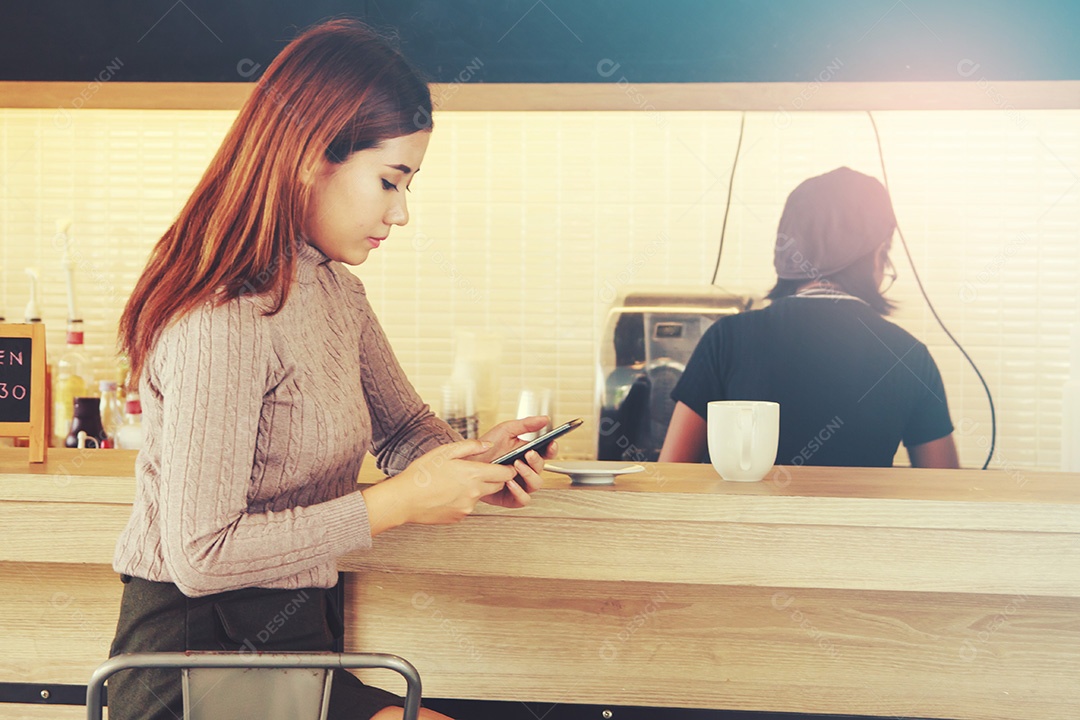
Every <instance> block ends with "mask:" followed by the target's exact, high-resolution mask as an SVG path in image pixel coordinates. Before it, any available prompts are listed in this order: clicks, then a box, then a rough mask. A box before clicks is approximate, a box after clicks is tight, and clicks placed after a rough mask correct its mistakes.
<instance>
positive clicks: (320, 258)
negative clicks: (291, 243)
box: [296, 239, 330, 281]
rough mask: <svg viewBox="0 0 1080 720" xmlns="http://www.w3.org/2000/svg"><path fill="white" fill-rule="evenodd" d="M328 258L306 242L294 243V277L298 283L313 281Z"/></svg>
mask: <svg viewBox="0 0 1080 720" xmlns="http://www.w3.org/2000/svg"><path fill="white" fill-rule="evenodd" d="M329 262H330V258H328V257H327V256H326V255H324V254H323V252H322V251H321V250H319V249H318V248H317V247H315V246H314V245H312V244H310V243H308V242H307V241H306V240H302V239H301V240H297V242H296V277H297V279H298V280H300V281H308V280H314V279H315V277H316V275H317V274H318V271H319V268H320V267H321V266H323V265H327V264H329Z"/></svg>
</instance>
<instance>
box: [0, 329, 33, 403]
mask: <svg viewBox="0 0 1080 720" xmlns="http://www.w3.org/2000/svg"><path fill="white" fill-rule="evenodd" d="M33 359H34V341H33V340H32V339H30V338H23V337H0V421H3V422H11V423H28V422H30V382H31V379H32V378H31V374H30V368H31V367H32V363H33Z"/></svg>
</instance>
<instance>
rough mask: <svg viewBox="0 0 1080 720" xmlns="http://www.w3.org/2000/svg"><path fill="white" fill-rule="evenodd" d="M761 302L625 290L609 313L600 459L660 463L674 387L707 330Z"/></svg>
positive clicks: (704, 291)
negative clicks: (728, 316) (720, 319)
mask: <svg viewBox="0 0 1080 720" xmlns="http://www.w3.org/2000/svg"><path fill="white" fill-rule="evenodd" d="M761 305H762V303H760V301H758V300H756V299H755V298H753V297H751V296H749V295H737V294H732V293H731V292H728V291H726V290H722V289H720V288H717V287H713V286H704V287H697V288H662V289H645V288H642V289H627V290H624V291H623V292H622V293H621V294H619V295H618V296H617V297H616V298H615V301H614V303H613V305H612V307H611V310H610V311H609V312H608V316H607V322H606V323H605V327H604V334H603V336H602V341H601V342H602V346H601V348H600V359H599V368H598V381H599V385H600V387H599V388H598V393H597V395H598V397H599V404H600V409H599V415H600V419H599V423H598V426H597V427H598V435H597V453H596V456H597V459H598V460H623V461H627V462H654V461H656V459H657V458H658V457H659V455H660V448H661V447H663V444H664V435H665V434H666V433H667V427H668V423H669V422H670V420H671V414H672V412H673V411H674V409H675V402H674V401H673V400H672V399H671V391H672V390H673V389H674V388H675V384H676V383H677V382H678V381H679V378H680V377H682V373H683V370H685V369H686V363H687V361H688V360H689V359H690V355H691V354H692V353H693V352H694V348H695V347H697V344H698V341H699V340H700V339H701V336H702V335H703V334H705V331H706V330H708V329H709V327H710V326H711V325H712V324H713V323H714V322H716V320H717V319H718V318H720V317H722V316H724V315H732V314H735V313H739V312H745V311H747V310H751V309H753V308H755V307H760V306H761Z"/></svg>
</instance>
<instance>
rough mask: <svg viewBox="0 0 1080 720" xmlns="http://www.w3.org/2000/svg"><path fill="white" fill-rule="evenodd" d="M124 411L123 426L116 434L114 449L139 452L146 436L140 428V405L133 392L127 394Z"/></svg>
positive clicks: (135, 393) (136, 395) (137, 396)
mask: <svg viewBox="0 0 1080 720" xmlns="http://www.w3.org/2000/svg"><path fill="white" fill-rule="evenodd" d="M124 409H125V410H126V413H125V416H124V424H123V425H122V426H121V427H120V430H119V432H117V434H116V447H118V448H120V449H121V450H141V449H142V446H143V441H144V440H145V438H146V436H145V431H144V430H143V426H142V404H141V403H140V402H139V394H138V393H137V392H135V391H134V390H132V391H130V392H129V393H128V399H127V402H126V403H125V404H124Z"/></svg>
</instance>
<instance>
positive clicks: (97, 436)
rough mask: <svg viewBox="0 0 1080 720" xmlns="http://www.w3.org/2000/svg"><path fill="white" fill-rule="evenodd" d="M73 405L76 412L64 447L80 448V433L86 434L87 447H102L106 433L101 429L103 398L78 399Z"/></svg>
mask: <svg viewBox="0 0 1080 720" xmlns="http://www.w3.org/2000/svg"><path fill="white" fill-rule="evenodd" d="M73 404H74V406H75V412H74V416H73V417H72V418H71V429H70V430H69V431H68V434H67V438H65V439H64V446H65V447H69V448H77V447H79V433H80V432H85V433H86V443H87V447H95V448H98V447H101V443H102V441H103V440H104V439H105V431H104V430H103V429H102V427H101V398H96V397H77V398H75V400H74V403H73Z"/></svg>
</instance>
